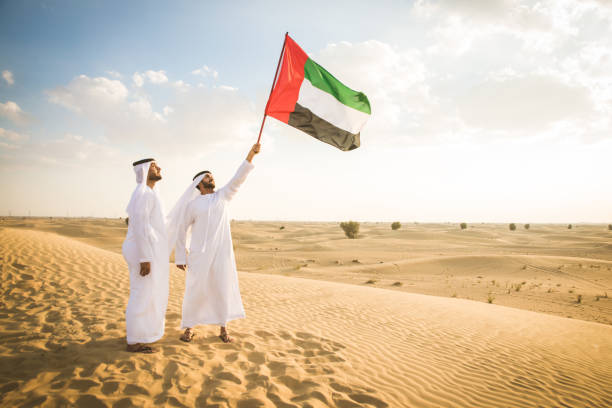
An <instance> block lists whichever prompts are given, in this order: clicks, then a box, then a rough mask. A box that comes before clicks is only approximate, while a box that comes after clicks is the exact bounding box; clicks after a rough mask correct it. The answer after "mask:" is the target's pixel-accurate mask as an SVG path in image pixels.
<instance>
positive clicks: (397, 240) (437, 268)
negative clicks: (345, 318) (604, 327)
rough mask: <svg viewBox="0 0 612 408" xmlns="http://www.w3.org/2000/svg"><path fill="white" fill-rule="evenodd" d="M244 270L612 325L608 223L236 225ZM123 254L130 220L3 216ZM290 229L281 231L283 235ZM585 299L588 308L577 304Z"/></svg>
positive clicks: (235, 235) (16, 224) (24, 225)
mask: <svg viewBox="0 0 612 408" xmlns="http://www.w3.org/2000/svg"><path fill="white" fill-rule="evenodd" d="M232 224H233V225H232V236H233V239H234V247H235V250H236V258H237V259H236V261H237V264H238V269H239V270H241V271H245V272H255V273H267V274H277V275H282V276H293V277H301V278H309V279H316V280H327V281H333V282H343V283H351V284H356V285H362V286H363V285H367V286H373V287H378V288H385V289H393V290H398V291H404V292H410V293H421V294H426V295H434V296H445V297H453V298H462V299H469V300H476V301H480V302H485V303H488V302H489V301H491V302H493V303H494V304H499V305H503V306H510V307H514V308H519V309H524V310H531V311H536V312H543V313H549V314H553V315H557V316H562V317H571V318H576V319H582V320H587V321H593V322H599V323H606V324H612V231H609V230H608V229H607V226H605V225H574V228H573V229H571V230H568V229H567V225H540V224H537V225H534V224H532V225H531V228H530V229H529V230H525V229H524V228H522V225H519V229H518V230H516V231H509V230H508V225H507V224H474V225H469V226H468V228H467V229H466V230H460V229H459V226H458V225H457V224H415V223H409V224H404V225H403V226H402V228H401V229H400V230H398V231H391V229H390V228H389V224H388V223H362V225H361V227H362V228H361V232H360V235H359V237H358V239H352V240H350V239H346V238H345V237H344V235H343V233H342V231H341V230H340V228H339V226H338V223H332V222H271V221H269V222H262V221H257V222H251V221H236V222H233V223H232ZM0 225H4V226H8V227H11V228H25V229H34V230H38V231H50V232H55V233H57V234H61V235H64V236H68V237H71V238H74V239H77V240H79V241H81V242H85V243H88V244H91V245H94V246H96V247H98V248H102V249H108V250H111V251H113V252H116V253H118V254H120V253H121V243H122V241H123V239H124V237H125V233H126V225H125V222H124V220H117V219H99V218H80V219H79V218H49V217H47V218H34V217H32V218H22V217H13V218H4V219H0ZM281 227H282V229H281ZM579 299H580V302H578V300H579Z"/></svg>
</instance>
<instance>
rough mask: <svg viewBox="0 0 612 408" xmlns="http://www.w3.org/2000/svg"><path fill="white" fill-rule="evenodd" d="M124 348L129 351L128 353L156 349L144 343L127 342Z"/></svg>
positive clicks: (145, 352)
mask: <svg viewBox="0 0 612 408" xmlns="http://www.w3.org/2000/svg"><path fill="white" fill-rule="evenodd" d="M130 346H131V347H130ZM126 350H127V351H129V352H130V353H143V354H153V353H157V349H154V348H153V347H151V346H147V345H146V344H142V343H136V344H128V345H127V348H126Z"/></svg>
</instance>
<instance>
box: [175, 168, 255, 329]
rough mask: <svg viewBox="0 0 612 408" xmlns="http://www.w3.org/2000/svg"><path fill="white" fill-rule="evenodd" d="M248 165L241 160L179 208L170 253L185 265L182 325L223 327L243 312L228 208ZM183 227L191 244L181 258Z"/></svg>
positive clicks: (182, 326)
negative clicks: (220, 181)
mask: <svg viewBox="0 0 612 408" xmlns="http://www.w3.org/2000/svg"><path fill="white" fill-rule="evenodd" d="M254 167H255V166H254V165H253V164H251V163H249V162H248V161H246V160H245V161H244V162H243V163H242V165H241V166H240V167H239V168H238V171H237V172H236V175H234V177H233V178H232V179H231V180H230V182H229V183H227V185H225V186H224V187H223V188H221V189H220V190H218V191H216V192H214V193H212V194H205V195H199V196H198V197H196V198H195V199H194V200H193V201H191V202H190V203H189V204H188V206H187V208H186V210H185V218H184V221H183V223H182V225H181V227H180V229H179V234H178V238H177V242H176V252H175V262H176V264H177V265H184V264H187V273H186V274H187V276H186V280H185V297H184V298H183V319H182V322H181V328H182V329H185V328H188V327H189V328H191V327H194V326H196V325H198V324H217V325H220V326H225V325H226V324H227V322H229V321H230V320H234V319H241V318H244V317H245V313H244V307H243V305H242V298H241V297H240V288H239V287H238V273H237V271H236V259H235V257H234V248H233V246H232V235H231V231H230V216H229V212H228V207H229V203H230V201H231V199H232V198H233V197H234V195H235V194H236V193H237V192H238V189H239V187H240V185H242V183H243V182H244V181H245V180H246V177H247V175H248V174H249V173H250V172H251V170H253V168H254ZM189 227H191V245H190V247H189V255H188V256H187V259H186V261H187V262H185V258H186V251H185V241H186V234H187V230H188V229H189Z"/></svg>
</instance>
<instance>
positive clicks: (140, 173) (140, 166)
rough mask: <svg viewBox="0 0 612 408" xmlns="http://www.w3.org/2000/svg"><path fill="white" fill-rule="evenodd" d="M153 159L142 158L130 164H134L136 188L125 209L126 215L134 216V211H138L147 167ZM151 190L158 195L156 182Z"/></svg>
mask: <svg viewBox="0 0 612 408" xmlns="http://www.w3.org/2000/svg"><path fill="white" fill-rule="evenodd" d="M154 161H155V159H142V160H138V161H136V162H134V163H132V166H134V173H135V174H136V188H135V189H134V192H133V193H132V197H131V198H130V202H129V203H128V205H127V207H126V209H125V210H126V211H127V213H128V217H132V216H135V215H136V211H138V210H139V209H140V207H141V205H140V201H141V199H142V196H143V195H144V193H145V191H146V189H147V181H148V179H149V177H148V176H149V168H150V167H151V163H153V162H154ZM153 192H154V193H155V194H156V195H157V196H158V197H159V189H158V188H157V183H156V184H155V187H153ZM160 204H161V201H160ZM161 210H162V214H163V213H164V209H163V208H162V209H161Z"/></svg>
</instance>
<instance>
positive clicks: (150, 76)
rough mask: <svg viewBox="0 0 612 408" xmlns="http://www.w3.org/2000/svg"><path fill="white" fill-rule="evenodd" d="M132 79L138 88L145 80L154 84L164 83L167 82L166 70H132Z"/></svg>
mask: <svg viewBox="0 0 612 408" xmlns="http://www.w3.org/2000/svg"><path fill="white" fill-rule="evenodd" d="M132 80H133V81H134V85H136V86H137V87H139V88H140V87H142V86H143V85H144V84H145V81H148V82H150V83H152V84H156V85H159V84H165V83H166V82H168V77H167V76H166V71H164V70H159V71H152V70H148V71H145V72H144V73H140V72H134V75H132Z"/></svg>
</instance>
